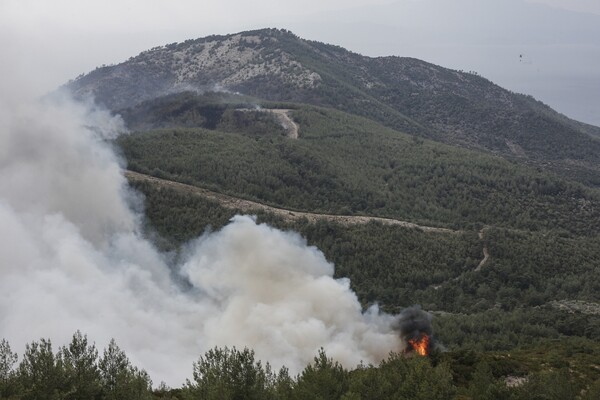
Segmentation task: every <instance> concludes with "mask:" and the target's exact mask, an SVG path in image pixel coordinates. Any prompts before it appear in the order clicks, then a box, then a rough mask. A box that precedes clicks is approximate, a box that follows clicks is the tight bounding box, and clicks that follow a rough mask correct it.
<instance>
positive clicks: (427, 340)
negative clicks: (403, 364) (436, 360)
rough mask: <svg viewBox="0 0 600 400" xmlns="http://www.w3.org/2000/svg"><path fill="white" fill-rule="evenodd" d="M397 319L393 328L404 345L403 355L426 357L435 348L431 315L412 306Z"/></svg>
mask: <svg viewBox="0 0 600 400" xmlns="http://www.w3.org/2000/svg"><path fill="white" fill-rule="evenodd" d="M397 318H398V319H397V321H396V327H395V328H396V330H397V331H398V333H399V334H400V337H401V338H402V341H403V342H404V344H405V347H404V353H405V354H406V355H407V356H410V355H412V354H415V353H416V354H419V355H421V356H428V355H429V354H430V353H431V350H432V349H433V348H434V347H435V343H434V342H435V340H434V338H433V328H432V326H431V319H432V316H431V314H429V313H428V312H426V311H423V310H422V309H421V307H419V306H412V307H407V308H405V309H404V310H402V312H401V313H400V314H398V316H397Z"/></svg>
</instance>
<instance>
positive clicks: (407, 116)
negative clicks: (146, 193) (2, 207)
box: [67, 29, 600, 186]
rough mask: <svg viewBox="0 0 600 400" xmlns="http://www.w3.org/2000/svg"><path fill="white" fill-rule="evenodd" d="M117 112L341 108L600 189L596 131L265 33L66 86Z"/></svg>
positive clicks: (435, 77)
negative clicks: (253, 104)
mask: <svg viewBox="0 0 600 400" xmlns="http://www.w3.org/2000/svg"><path fill="white" fill-rule="evenodd" d="M67 87H68V88H69V89H70V90H71V91H73V92H74V93H75V95H76V96H86V95H92V96H94V97H95V98H96V100H97V101H98V102H100V103H103V104H104V105H106V106H107V107H108V108H109V109H111V110H113V111H115V112H121V111H122V110H124V109H127V108H130V107H132V106H135V105H136V104H139V103H141V102H142V101H149V100H152V99H155V98H158V97H160V96H163V95H166V94H172V93H177V92H181V91H185V90H193V91H197V92H205V91H225V92H234V93H243V94H244V95H248V96H252V97H256V98H258V99H264V100H267V101H284V102H296V103H308V104H312V105H317V106H324V107H331V108H336V109H339V110H342V111H345V112H349V113H352V114H356V115H360V116H363V117H367V118H370V119H373V120H375V121H378V122H380V123H382V124H384V125H386V126H389V127H392V128H394V129H397V130H400V131H403V132H406V133H409V134H413V135H416V136H421V137H425V138H429V139H433V140H436V141H440V142H443V143H447V144H451V145H455V146H459V147H466V148H471V149H476V150H481V151H485V152H490V153H493V154H498V155H502V156H504V157H506V158H510V159H516V160H517V161H519V162H525V163H530V164H533V165H536V166H539V167H543V168H549V169H552V170H553V171H554V172H557V173H559V174H561V175H563V176H566V177H568V178H574V179H576V180H579V181H580V182H583V183H585V184H589V185H592V186H598V185H600V178H598V175H599V174H597V173H598V172H600V167H599V166H600V128H598V127H594V126H592V125H587V124H583V123H580V122H577V121H574V120H571V119H569V118H567V117H566V116H564V115H562V114H559V113H557V112H556V111H554V110H552V109H551V108H550V107H548V106H547V105H545V104H543V103H541V102H539V101H537V100H535V99H534V98H533V97H531V96H527V95H521V94H517V93H513V92H510V91H508V90H506V89H503V88H501V87H500V86H498V85H496V84H494V83H493V82H491V81H489V80H487V79H485V78H483V77H481V76H479V75H477V74H474V73H468V72H463V71H455V70H451V69H447V68H443V67H440V66H436V65H434V64H430V63H427V62H424V61H420V60H417V59H414V58H406V57H397V56H386V57H375V58H371V57H366V56H362V55H360V54H357V53H353V52H351V51H348V50H345V49H343V48H342V47H339V46H335V45H329V44H324V43H320V42H316V41H309V40H304V39H301V38H299V37H298V36H296V35H294V34H293V33H291V32H290V31H286V30H279V29H262V30H254V31H247V32H240V33H236V34H231V35H220V36H208V37H205V38H200V39H194V40H186V41H185V42H182V43H171V44H167V45H165V46H160V47H155V48H153V49H150V50H147V51H145V52H142V53H140V54H139V55H138V56H136V57H132V58H130V59H129V60H128V61H125V62H124V63H121V64H118V65H113V66H107V67H102V68H97V69H96V70H95V71H92V72H90V73H89V74H87V75H84V76H81V77H79V78H77V79H76V80H74V81H72V82H70V83H69V84H67Z"/></svg>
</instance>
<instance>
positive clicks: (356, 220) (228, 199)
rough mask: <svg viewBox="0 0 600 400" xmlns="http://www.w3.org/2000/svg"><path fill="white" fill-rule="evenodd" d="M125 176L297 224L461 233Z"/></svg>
mask: <svg viewBox="0 0 600 400" xmlns="http://www.w3.org/2000/svg"><path fill="white" fill-rule="evenodd" d="M125 176H126V177H127V179H129V180H131V181H146V182H151V183H152V184H154V185H157V186H160V187H166V188H171V189H174V190H178V191H181V192H186V193H190V194H193V195H196V196H200V197H203V198H205V199H208V200H213V201H216V202H218V203H219V204H220V205H221V206H223V207H225V208H229V209H236V210H240V211H242V212H249V213H250V212H253V211H254V212H256V211H257V210H261V211H266V212H270V213H272V214H275V215H277V216H279V217H281V218H283V219H284V220H286V221H297V220H301V219H306V220H308V221H310V222H316V221H329V222H336V223H339V224H341V225H357V224H366V223H368V222H371V221H376V222H380V223H382V224H385V225H397V226H402V227H405V228H416V229H421V230H422V231H424V232H432V233H446V234H458V233H462V231H455V230H452V229H446V228H437V227H432V226H423V225H417V224H415V223H412V222H408V221H401V220H397V219H391V218H381V217H364V216H355V215H332V214H316V213H309V212H300V211H291V210H286V209H283V208H277V207H272V206H268V205H265V204H261V203H257V202H254V201H250V200H244V199H240V198H237V197H233V196H228V195H225V194H221V193H217V192H213V191H210V190H207V189H203V188H199V187H197V186H191V185H186V184H184V183H179V182H174V181H170V180H166V179H161V178H156V177H154V176H150V175H145V174H140V173H139V172H134V171H125Z"/></svg>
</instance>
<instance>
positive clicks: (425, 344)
mask: <svg viewBox="0 0 600 400" xmlns="http://www.w3.org/2000/svg"><path fill="white" fill-rule="evenodd" d="M430 342H431V339H430V337H429V335H427V334H425V333H423V334H421V335H420V336H419V337H418V338H416V339H408V343H409V344H410V346H411V349H410V350H412V351H415V352H416V353H417V354H419V355H421V356H428V355H429V345H430Z"/></svg>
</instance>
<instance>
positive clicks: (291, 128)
mask: <svg viewBox="0 0 600 400" xmlns="http://www.w3.org/2000/svg"><path fill="white" fill-rule="evenodd" d="M237 111H244V112H250V111H252V112H270V113H272V114H274V115H275V118H277V121H279V123H280V124H281V126H282V127H283V129H285V131H286V132H287V137H288V138H290V139H298V131H299V130H300V128H299V126H298V124H297V123H295V122H294V120H293V119H291V118H290V115H289V112H290V111H292V110H290V109H285V108H238V109H237Z"/></svg>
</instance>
